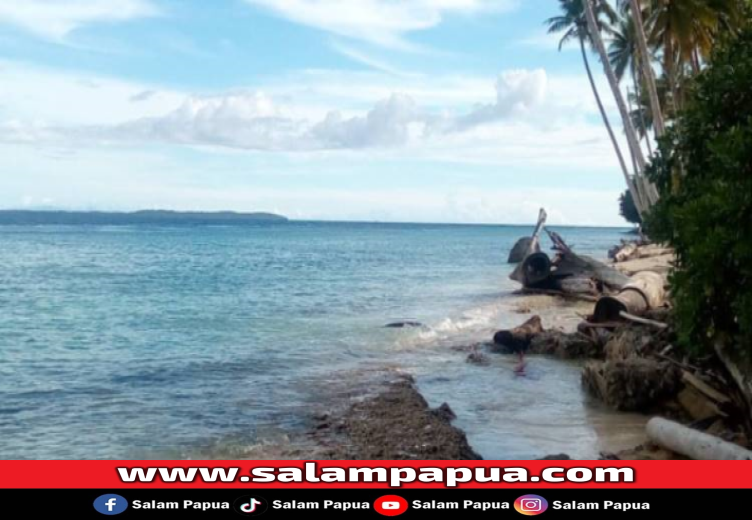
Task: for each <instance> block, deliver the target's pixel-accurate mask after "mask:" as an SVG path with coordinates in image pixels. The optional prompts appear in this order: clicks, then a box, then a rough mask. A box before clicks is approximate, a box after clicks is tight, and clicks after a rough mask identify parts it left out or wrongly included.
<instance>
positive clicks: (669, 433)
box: [647, 417, 752, 460]
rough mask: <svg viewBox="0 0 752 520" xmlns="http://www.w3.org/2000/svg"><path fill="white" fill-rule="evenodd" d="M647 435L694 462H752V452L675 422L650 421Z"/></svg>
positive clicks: (657, 418)
mask: <svg viewBox="0 0 752 520" xmlns="http://www.w3.org/2000/svg"><path fill="white" fill-rule="evenodd" d="M647 434H648V437H649V438H650V440H651V441H653V442H654V443H656V444H658V445H659V446H662V447H664V448H667V449H669V450H671V451H673V452H675V453H679V454H681V455H685V456H687V457H689V458H691V459H694V460H752V451H749V450H747V449H744V448H742V447H741V446H739V445H737V444H732V443H730V442H726V441H724V440H722V439H719V438H718V437H714V436H712V435H708V434H707V433H703V432H700V431H697V430H693V429H691V428H687V427H686V426H682V425H681V424H678V423H675V422H673V421H668V420H666V419H661V418H659V417H656V418H653V419H650V421H649V422H648V425H647Z"/></svg>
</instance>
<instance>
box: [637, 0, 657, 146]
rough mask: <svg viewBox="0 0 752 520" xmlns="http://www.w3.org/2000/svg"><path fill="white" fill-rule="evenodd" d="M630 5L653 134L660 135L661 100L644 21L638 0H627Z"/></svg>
mask: <svg viewBox="0 0 752 520" xmlns="http://www.w3.org/2000/svg"><path fill="white" fill-rule="evenodd" d="M629 3H630V6H631V7H632V18H634V25H635V32H636V33H637V45H638V47H639V49H640V56H641V58H642V59H641V60H640V61H641V63H642V73H643V75H644V77H645V83H647V87H648V96H650V110H651V111H652V112H653V128H655V136H656V137H661V136H662V135H663V134H664V132H665V131H666V124H665V123H664V121H663V112H662V111H661V100H660V98H659V97H658V86H657V85H656V82H655V73H654V72H653V66H652V64H651V63H650V50H649V49H648V39H647V37H646V36H645V23H644V22H643V20H642V9H641V7H640V1H639V0H629Z"/></svg>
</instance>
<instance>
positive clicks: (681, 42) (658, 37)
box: [631, 0, 745, 110]
mask: <svg viewBox="0 0 752 520" xmlns="http://www.w3.org/2000/svg"><path fill="white" fill-rule="evenodd" d="M631 1H632V2H634V1H635V0H631ZM744 11H745V8H744V0H649V13H650V14H649V17H648V20H647V27H648V31H649V38H650V41H651V42H652V43H653V44H654V45H656V46H658V47H660V48H661V49H662V53H663V69H664V72H665V74H666V77H667V79H668V81H669V87H670V88H671V92H672V96H673V98H674V105H675V106H674V110H676V109H677V108H680V107H681V103H682V96H681V83H682V82H683V80H684V76H685V75H686V72H687V70H691V71H692V72H693V73H695V74H696V73H698V72H699V71H700V69H701V68H702V64H703V62H704V61H706V60H707V59H708V57H709V56H710V53H711V51H712V48H713V45H714V43H715V40H716V39H717V37H718V35H719V34H720V33H721V32H723V31H737V30H738V29H739V27H740V24H741V23H742V21H743V20H744Z"/></svg>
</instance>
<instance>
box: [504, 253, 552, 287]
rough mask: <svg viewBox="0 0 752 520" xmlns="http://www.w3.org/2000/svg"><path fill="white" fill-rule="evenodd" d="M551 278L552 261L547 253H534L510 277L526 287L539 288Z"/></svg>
mask: <svg viewBox="0 0 752 520" xmlns="http://www.w3.org/2000/svg"><path fill="white" fill-rule="evenodd" d="M550 277H551V259H550V258H549V257H548V255H547V254H546V253H540V252H539V253H532V254H529V255H527V256H526V257H525V259H524V260H523V261H522V263H520V264H518V265H517V268H516V269H515V270H514V271H513V272H512V274H510V275H509V278H511V279H512V280H514V281H515V282H519V283H521V284H522V285H523V286H524V287H538V286H541V288H544V287H542V285H543V284H544V282H546V281H547V280H548V279H549V278H550Z"/></svg>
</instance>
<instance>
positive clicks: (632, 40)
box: [608, 4, 660, 155]
mask: <svg viewBox="0 0 752 520" xmlns="http://www.w3.org/2000/svg"><path fill="white" fill-rule="evenodd" d="M627 5H628V4H627ZM622 12H624V11H622ZM637 39H638V38H637V29H636V26H635V23H634V19H633V18H632V17H630V16H629V15H628V14H625V16H622V17H621V18H620V19H619V21H618V23H617V24H616V25H615V26H614V27H613V29H612V32H611V43H610V44H609V48H608V59H609V62H611V66H612V67H613V69H614V74H616V78H617V79H618V80H619V81H622V80H623V79H624V76H626V74H627V71H628V72H629V75H630V76H631V78H632V82H633V83H634V90H635V91H634V93H629V94H628V95H627V102H628V104H629V108H630V114H631V116H632V124H633V125H634V126H635V128H636V129H637V131H638V133H639V135H640V137H641V138H644V139H645V141H646V144H647V148H648V154H649V155H653V150H652V147H651V145H650V135H649V134H648V126H647V123H646V121H645V116H646V114H645V111H644V110H642V106H641V102H642V99H643V96H642V92H643V91H644V90H645V89H644V88H643V86H644V84H645V82H646V81H645V80H646V78H645V77H644V76H643V73H642V71H643V67H642V61H643V59H642V54H641V53H640V49H639V44H638V42H637ZM633 102H636V103H637V109H634V110H633V109H632V104H633ZM635 115H637V116H638V118H635V117H634V116H635ZM650 119H651V120H652V119H653V118H652V117H651V118H650ZM658 137H660V136H658Z"/></svg>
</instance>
